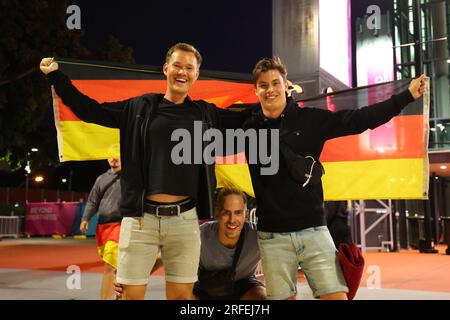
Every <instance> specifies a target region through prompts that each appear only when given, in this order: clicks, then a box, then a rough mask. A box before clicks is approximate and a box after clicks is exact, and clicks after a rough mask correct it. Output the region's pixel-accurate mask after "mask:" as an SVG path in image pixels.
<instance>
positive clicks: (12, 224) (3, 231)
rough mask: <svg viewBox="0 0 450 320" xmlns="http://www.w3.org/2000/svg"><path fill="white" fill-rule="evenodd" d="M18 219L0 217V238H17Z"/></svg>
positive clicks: (14, 217)
mask: <svg viewBox="0 0 450 320" xmlns="http://www.w3.org/2000/svg"><path fill="white" fill-rule="evenodd" d="M19 223H20V221H19V217H16V216H12V217H3V216H0V238H2V237H14V238H17V237H19Z"/></svg>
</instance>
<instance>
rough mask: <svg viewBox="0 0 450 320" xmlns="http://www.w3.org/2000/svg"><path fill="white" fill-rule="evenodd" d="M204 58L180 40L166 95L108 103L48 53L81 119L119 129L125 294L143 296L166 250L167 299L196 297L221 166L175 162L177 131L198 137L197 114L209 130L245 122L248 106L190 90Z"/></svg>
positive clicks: (51, 70)
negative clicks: (234, 106) (215, 101)
mask: <svg viewBox="0 0 450 320" xmlns="http://www.w3.org/2000/svg"><path fill="white" fill-rule="evenodd" d="M201 62H202V58H201V55H200V53H199V52H198V51H197V50H196V49H195V48H194V47H193V46H192V45H189V44H185V43H178V44H176V45H174V46H173V47H172V48H170V49H169V51H168V52H167V55H166V62H165V64H164V67H163V71H164V74H165V75H166V77H167V87H166V92H165V94H164V95H159V94H145V95H143V96H140V97H135V98H130V99H128V100H125V101H118V102H105V103H98V102H97V101H95V100H93V99H91V98H89V97H87V96H85V95H83V94H82V93H81V92H79V91H78V90H77V89H76V88H75V87H74V86H73V85H72V83H71V81H70V79H68V77H67V76H65V75H64V74H63V73H62V72H61V71H59V70H58V64H57V63H56V62H55V61H54V60H53V58H44V59H42V61H41V64H40V68H41V70H42V72H43V73H44V74H46V75H47V77H48V79H49V81H50V83H51V84H52V85H53V86H54V89H55V91H56V93H57V94H58V95H59V96H60V97H61V99H62V100H63V102H64V104H66V105H67V106H69V107H70V108H71V110H72V111H73V112H74V113H75V114H76V115H77V116H78V117H79V118H80V119H81V120H83V121H85V122H92V123H96V124H99V125H102V126H107V127H112V128H119V129H120V149H121V160H122V174H121V181H120V182H121V193H122V198H121V203H120V212H121V214H122V215H123V216H124V218H123V220H122V225H121V229H120V239H119V259H118V269H117V282H118V283H121V284H123V288H124V297H125V299H143V298H144V296H145V292H146V286H147V283H148V275H149V273H150V270H151V268H152V266H153V265H154V263H155V260H156V258H157V255H158V251H159V250H160V251H161V256H162V260H163V262H164V266H165V272H166V295H167V299H191V298H192V288H193V284H194V283H195V281H196V280H197V269H198V264H199V257H200V231H199V225H198V216H197V210H198V213H199V214H200V215H201V216H202V217H203V218H208V217H211V216H212V212H213V205H212V194H213V191H214V189H215V180H214V179H215V176H214V167H213V165H210V164H206V163H204V162H201V163H200V164H198V162H196V161H191V162H190V163H181V164H174V161H173V159H172V157H171V151H172V149H173V147H174V142H173V141H171V137H172V136H171V135H172V132H173V130H174V129H176V128H181V129H185V130H187V131H188V132H189V133H191V137H193V136H194V135H193V134H192V132H193V130H194V126H195V124H194V121H202V123H203V126H202V127H203V129H204V130H206V129H208V126H211V125H213V126H215V127H219V128H223V127H230V126H231V127H233V126H237V127H238V126H240V125H241V124H242V120H241V119H240V117H242V116H244V114H245V112H240V113H236V112H232V111H227V110H222V109H219V108H217V107H215V106H214V105H212V104H209V103H207V102H205V101H202V100H197V101H193V100H191V99H190V98H189V96H188V93H189V90H190V88H191V87H192V85H193V84H194V83H195V81H196V80H197V78H198V76H199V68H200V65H201ZM230 114H233V115H232V116H229V115H230ZM238 114H239V115H238ZM235 115H236V116H235ZM228 121H229V122H228ZM235 121H236V122H235ZM205 143H206V142H203V147H205ZM194 156H195V155H194ZM144 212H145V214H144Z"/></svg>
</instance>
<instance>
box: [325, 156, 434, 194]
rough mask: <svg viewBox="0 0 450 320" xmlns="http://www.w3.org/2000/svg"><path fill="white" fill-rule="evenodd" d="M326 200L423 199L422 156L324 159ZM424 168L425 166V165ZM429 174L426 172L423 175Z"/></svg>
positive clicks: (425, 188) (424, 187) (424, 191)
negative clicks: (381, 158) (369, 159)
mask: <svg viewBox="0 0 450 320" xmlns="http://www.w3.org/2000/svg"><path fill="white" fill-rule="evenodd" d="M323 165H324V168H325V175H324V176H323V177H322V182H323V190H324V197H325V200H328V201H330V200H350V199H353V200H357V199H425V198H427V190H428V188H427V187H426V186H427V185H428V184H427V183H424V175H423V174H422V175H420V174H417V173H418V172H423V170H424V169H423V168H424V160H423V159H386V160H371V161H353V162H326V163H324V164H323ZM425 167H426V166H425ZM426 177H428V173H427V174H426Z"/></svg>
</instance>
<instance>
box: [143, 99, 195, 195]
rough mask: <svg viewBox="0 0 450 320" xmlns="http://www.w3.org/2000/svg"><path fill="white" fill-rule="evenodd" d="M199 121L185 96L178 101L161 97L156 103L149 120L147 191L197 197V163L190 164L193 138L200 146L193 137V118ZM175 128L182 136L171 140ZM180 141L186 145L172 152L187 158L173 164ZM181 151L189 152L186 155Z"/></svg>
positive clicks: (191, 103)
mask: <svg viewBox="0 0 450 320" xmlns="http://www.w3.org/2000/svg"><path fill="white" fill-rule="evenodd" d="M201 120H202V117H201V112H200V110H199V107H197V106H195V105H194V103H193V102H191V101H189V100H188V99H186V100H185V101H184V103H182V104H173V103H172V102H170V101H168V100H166V99H164V100H163V101H162V102H161V103H160V104H159V106H158V110H157V113H156V116H155V118H154V119H153V120H152V121H151V123H150V127H149V130H150V132H149V134H148V141H147V143H148V146H150V163H148V164H146V165H147V167H148V170H149V180H148V186H147V194H158V193H166V194H171V195H187V196H190V197H192V198H193V199H196V198H197V190H198V183H199V175H200V169H201V164H194V150H195V149H196V148H194V142H195V141H194V138H195V139H196V140H197V141H196V143H197V146H199V148H200V150H203V148H202V140H201V135H200V136H198V135H197V136H194V121H201ZM200 128H201V127H200ZM176 129H181V131H179V132H181V135H182V136H183V138H180V137H178V138H177V140H176V141H172V140H171V137H172V134H173V132H174V131H175V130H176ZM188 133H189V134H188ZM187 137H188V138H187ZM180 143H183V144H186V148H184V149H183V150H184V151H180V152H175V154H174V156H176V157H177V158H179V157H180V156H181V157H182V158H183V159H187V158H189V161H183V162H184V163H180V164H175V163H174V161H173V160H174V159H172V151H173V149H174V147H176V146H177V145H178V146H177V149H175V150H180V145H179V144H180ZM189 143H190V144H189ZM197 149H198V147H197ZM183 152H187V153H188V154H189V153H190V156H186V154H184V153H183ZM178 161H179V159H178Z"/></svg>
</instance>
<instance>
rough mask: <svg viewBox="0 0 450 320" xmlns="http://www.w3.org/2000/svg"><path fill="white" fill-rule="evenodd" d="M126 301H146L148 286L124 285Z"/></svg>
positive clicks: (123, 295)
mask: <svg viewBox="0 0 450 320" xmlns="http://www.w3.org/2000/svg"><path fill="white" fill-rule="evenodd" d="M122 288H123V294H122V297H123V299H124V300H144V298H145V292H146V291H147V285H126V284H123V285H122Z"/></svg>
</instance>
